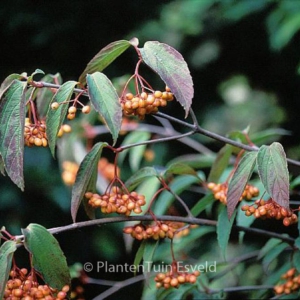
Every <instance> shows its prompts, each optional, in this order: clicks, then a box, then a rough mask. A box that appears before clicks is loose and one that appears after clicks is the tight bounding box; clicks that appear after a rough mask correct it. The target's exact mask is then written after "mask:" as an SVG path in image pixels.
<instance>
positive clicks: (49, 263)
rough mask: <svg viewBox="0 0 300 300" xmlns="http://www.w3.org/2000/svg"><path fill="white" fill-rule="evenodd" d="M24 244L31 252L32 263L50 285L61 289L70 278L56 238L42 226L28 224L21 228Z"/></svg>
mask: <svg viewBox="0 0 300 300" xmlns="http://www.w3.org/2000/svg"><path fill="white" fill-rule="evenodd" d="M22 233H23V234H24V238H25V239H24V246H25V248H26V249H27V250H28V251H29V252H30V253H31V254H32V264H33V267H34V268H35V270H37V271H38V272H39V273H40V274H41V275H42V276H43V279H44V281H45V283H46V284H48V285H49V286H50V287H52V288H55V289H59V290H61V289H62V288H63V287H64V286H65V285H69V284H70V281H71V278H70V273H69V268H68V265H67V260H66V257H65V256H64V254H63V252H62V250H61V248H60V246H59V244H58V242H57V240H56V239H55V238H54V236H53V235H52V234H51V233H50V232H49V231H48V230H47V229H46V228H45V227H43V226H41V225H39V224H33V223H32V224H29V225H28V226H27V227H26V228H25V229H22Z"/></svg>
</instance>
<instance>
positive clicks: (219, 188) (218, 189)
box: [207, 182, 259, 204]
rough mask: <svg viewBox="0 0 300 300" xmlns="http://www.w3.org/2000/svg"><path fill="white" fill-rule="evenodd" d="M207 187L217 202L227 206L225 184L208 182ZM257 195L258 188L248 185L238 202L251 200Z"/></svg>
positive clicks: (226, 188)
mask: <svg viewBox="0 0 300 300" xmlns="http://www.w3.org/2000/svg"><path fill="white" fill-rule="evenodd" d="M207 187H208V188H209V189H210V190H211V191H212V192H213V194H214V197H215V199H216V200H219V201H220V202H222V203H223V204H227V191H228V184H227V183H214V182H210V183H208V184H207ZM258 195H259V190H258V188H257V187H255V186H252V185H250V184H247V185H246V187H245V190H244V191H243V194H242V196H241V197H240V199H239V200H240V201H242V200H243V199H245V200H251V199H252V198H253V197H257V196H258Z"/></svg>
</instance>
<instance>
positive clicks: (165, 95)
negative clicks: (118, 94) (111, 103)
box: [121, 87, 174, 120]
mask: <svg viewBox="0 0 300 300" xmlns="http://www.w3.org/2000/svg"><path fill="white" fill-rule="evenodd" d="M173 99H174V96H173V94H172V93H171V90H170V88H169V87H166V90H165V91H164V92H161V91H153V93H149V94H148V93H146V92H142V93H141V94H138V95H135V96H134V95H133V94H132V93H127V94H126V95H125V97H124V98H121V106H122V109H123V112H124V115H125V116H138V117H139V119H140V120H143V119H144V118H145V115H146V114H152V113H156V112H157V111H158V107H160V106H161V107H164V106H167V102H168V101H172V100H173Z"/></svg>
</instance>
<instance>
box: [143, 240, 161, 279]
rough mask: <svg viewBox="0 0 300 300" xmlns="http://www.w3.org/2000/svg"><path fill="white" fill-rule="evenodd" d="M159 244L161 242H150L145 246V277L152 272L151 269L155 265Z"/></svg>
mask: <svg viewBox="0 0 300 300" xmlns="http://www.w3.org/2000/svg"><path fill="white" fill-rule="evenodd" d="M158 243H159V241H156V242H155V243H152V242H148V243H146V245H145V248H144V255H143V270H144V274H145V276H146V275H147V274H148V273H150V272H151V268H152V264H153V256H154V253H155V250H156V248H157V246H158Z"/></svg>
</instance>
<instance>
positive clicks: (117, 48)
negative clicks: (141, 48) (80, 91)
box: [79, 40, 136, 85]
mask: <svg viewBox="0 0 300 300" xmlns="http://www.w3.org/2000/svg"><path fill="white" fill-rule="evenodd" d="M133 43H136V40H133ZM130 45H131V42H130V41H125V40H121V41H116V42H113V43H110V44H109V45H107V46H106V47H104V48H103V49H101V50H100V52H99V53H97V54H96V55H95V57H94V58H93V59H92V60H91V61H90V62H89V63H88V65H87V66H86V68H85V70H84V71H83V72H82V74H81V75H80V77H79V82H80V83H81V84H82V85H85V84H86V75H87V74H93V73H95V72H97V71H98V72H101V71H102V70H104V69H105V68H106V67H107V66H108V65H110V64H111V63H112V62H113V61H114V60H115V59H116V58H117V57H118V56H120V55H121V54H122V53H123V52H124V51H125V50H126V49H128V48H129V47H130Z"/></svg>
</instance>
